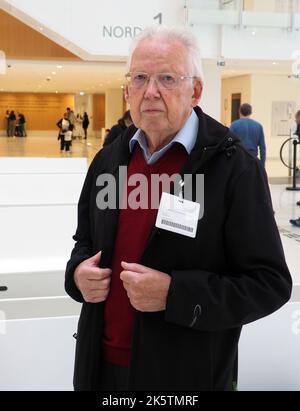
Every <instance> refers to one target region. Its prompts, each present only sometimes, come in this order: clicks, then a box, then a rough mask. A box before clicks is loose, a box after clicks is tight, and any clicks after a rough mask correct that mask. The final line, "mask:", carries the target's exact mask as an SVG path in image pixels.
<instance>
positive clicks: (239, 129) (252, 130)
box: [230, 103, 266, 167]
mask: <svg viewBox="0 0 300 411" xmlns="http://www.w3.org/2000/svg"><path fill="white" fill-rule="evenodd" d="M251 114H252V107H251V105H250V104H247V103H245V104H242V105H241V107H240V119H239V120H236V121H234V122H233V123H232V124H231V126H230V130H231V131H232V132H233V133H235V134H236V135H238V136H239V137H240V139H241V140H242V143H243V145H244V147H245V148H246V149H247V150H248V151H249V152H250V153H251V154H253V155H254V156H255V157H257V156H258V149H259V156H260V160H261V162H262V164H263V166H264V167H265V162H266V144H265V136H264V130H263V127H262V125H261V124H260V123H259V122H258V121H255V120H253V119H251V118H250V116H251Z"/></svg>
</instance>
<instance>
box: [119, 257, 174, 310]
mask: <svg viewBox="0 0 300 411" xmlns="http://www.w3.org/2000/svg"><path fill="white" fill-rule="evenodd" d="M121 265H122V268H123V269H124V271H122V272H121V274H120V278H121V280H122V281H123V285H124V288H125V290H126V291H127V295H128V298H129V300H130V303H131V305H132V306H133V307H134V308H135V309H136V310H138V311H142V312H156V311H163V310H165V309H166V301H167V295H168V291H169V286H170V282H171V277H170V276H169V275H168V274H166V273H162V272H161V271H157V270H153V269H152V268H149V267H145V266H143V265H140V264H132V263H125V262H122V263H121Z"/></svg>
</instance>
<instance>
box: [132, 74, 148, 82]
mask: <svg viewBox="0 0 300 411" xmlns="http://www.w3.org/2000/svg"><path fill="white" fill-rule="evenodd" d="M133 80H134V81H145V80H147V76H146V74H136V75H135V76H134V77H133Z"/></svg>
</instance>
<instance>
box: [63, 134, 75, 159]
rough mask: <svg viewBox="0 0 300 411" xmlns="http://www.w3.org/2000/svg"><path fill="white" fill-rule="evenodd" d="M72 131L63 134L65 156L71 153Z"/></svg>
mask: <svg viewBox="0 0 300 411" xmlns="http://www.w3.org/2000/svg"><path fill="white" fill-rule="evenodd" d="M72 134H73V133H72V131H71V130H70V129H68V130H67V131H66V132H65V133H64V137H65V144H64V147H65V150H66V153H67V154H70V153H71V150H70V148H71V146H72Z"/></svg>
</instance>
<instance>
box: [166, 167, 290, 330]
mask: <svg viewBox="0 0 300 411" xmlns="http://www.w3.org/2000/svg"><path fill="white" fill-rule="evenodd" d="M223 238H224V247H225V252H226V257H227V261H228V267H229V269H227V270H226V271H228V272H226V273H221V272H219V273H216V272H206V271H201V270H180V271H176V270H175V271H173V272H172V273H171V276H172V280H171V284H170V288H169V294H168V298H167V307H166V311H165V319H166V321H168V322H171V323H175V324H177V325H182V326H186V327H193V328H194V329H198V330H202V331H219V330H224V329H229V328H234V327H240V326H242V325H244V324H247V323H250V322H252V321H255V320H257V319H259V318H261V317H264V316H266V315H269V314H271V313H272V312H274V311H276V310H277V309H278V308H280V307H281V306H282V305H283V304H285V303H286V302H287V301H288V300H289V298H290V294H291V288H292V281H291V276H290V273H289V270H288V268H287V266H286V263H285V258H284V253H283V249H282V245H281V240H280V236H279V233H278V229H277V226H276V223H275V219H274V213H273V209H272V204H271V198H270V193H269V188H268V183H267V178H266V174H265V172H264V169H263V167H262V165H261V164H259V162H258V161H254V162H253V163H252V164H251V166H250V167H249V168H248V169H247V170H246V171H244V172H243V173H242V175H241V176H240V177H239V178H238V180H237V182H236V183H235V185H234V188H233V191H232V194H231V195H230V203H229V209H228V212H227V217H226V219H225V222H224V227H223ZM211 252H212V253H213V250H211Z"/></svg>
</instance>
